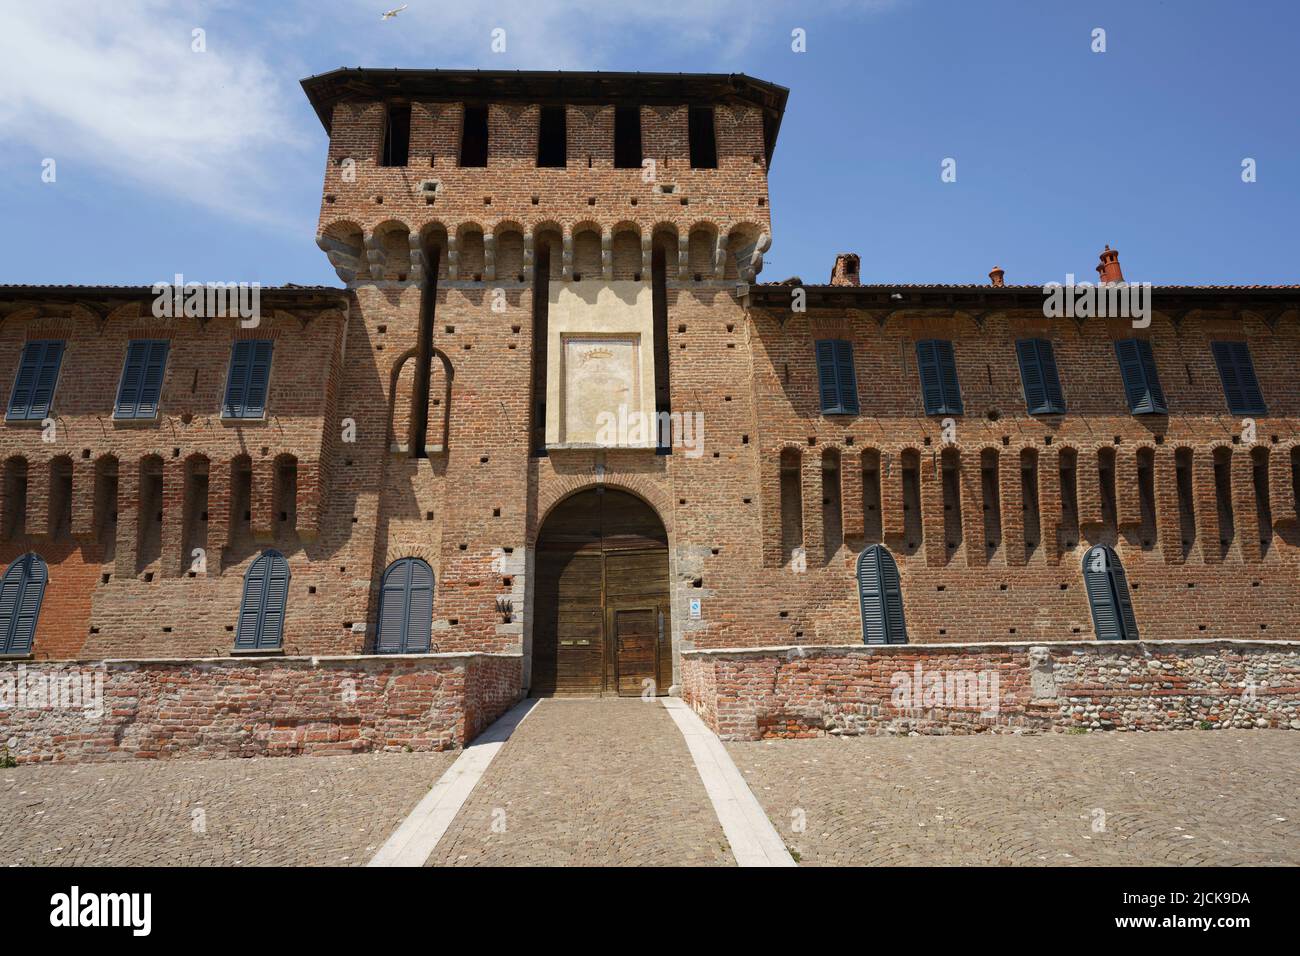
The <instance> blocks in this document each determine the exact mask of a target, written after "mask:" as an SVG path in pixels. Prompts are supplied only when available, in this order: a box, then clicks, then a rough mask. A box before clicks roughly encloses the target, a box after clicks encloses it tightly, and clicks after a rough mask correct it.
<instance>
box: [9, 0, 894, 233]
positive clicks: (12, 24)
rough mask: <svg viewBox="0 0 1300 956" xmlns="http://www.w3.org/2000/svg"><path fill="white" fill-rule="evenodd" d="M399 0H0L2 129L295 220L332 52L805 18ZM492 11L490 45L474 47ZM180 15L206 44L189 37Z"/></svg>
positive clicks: (631, 64)
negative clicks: (318, 82) (315, 94)
mask: <svg viewBox="0 0 1300 956" xmlns="http://www.w3.org/2000/svg"><path fill="white" fill-rule="evenodd" d="M407 2H408V3H409V7H408V9H407V10H405V11H403V13H402V14H400V15H399V16H398V17H397V18H395V19H393V20H389V21H381V20H380V19H379V15H380V13H382V12H383V11H384V10H385V9H388V8H390V7H392V6H397V5H399V3H394V2H391V0H280V2H277V3H276V4H274V5H272V4H267V3H265V2H261V0H257V2H254V0H208V2H201V0H112V2H105V0H70V2H64V3H61V4H57V5H54V4H51V3H48V2H44V3H37V2H29V0H8V2H7V3H6V6H5V13H4V22H3V26H2V27H0V90H3V92H4V95H3V96H2V97H0V143H8V144H10V151H12V149H13V146H14V145H21V146H22V147H26V148H27V149H28V150H30V151H33V152H36V153H37V154H38V155H39V156H41V157H46V156H49V157H53V158H54V159H55V160H56V161H58V163H59V174H60V178H61V179H62V178H63V177H65V176H67V175H69V173H70V172H71V171H72V170H73V169H76V168H77V167H81V168H86V167H93V168H94V169H95V170H97V171H98V172H100V173H106V174H107V175H109V176H110V177H115V178H117V179H119V180H121V181H123V182H124V183H127V184H130V185H131V186H133V187H135V188H137V189H139V190H143V191H145V192H148V193H150V194H155V195H158V194H161V195H167V196H174V197H177V198H180V199H183V200H185V201H189V202H193V203H195V204H197V205H199V206H202V207H204V208H205V209H206V210H208V211H210V212H212V213H214V214H221V215H226V216H230V217H233V218H235V219H237V220H243V221H255V222H263V223H268V224H272V225H277V226H285V227H288V228H293V229H301V227H302V223H301V221H300V220H301V217H302V196H303V191H302V190H301V189H294V190H286V184H295V186H296V185H297V184H302V183H306V182H309V181H314V177H316V176H318V175H319V170H320V164H321V161H322V157H321V155H319V153H320V152H321V150H320V148H319V139H318V138H317V135H316V131H315V130H314V129H313V125H314V123H315V119H314V117H313V116H312V114H311V111H310V110H309V109H308V108H307V107H306V104H305V102H304V101H303V100H302V93H301V91H300V89H299V88H298V84H297V82H296V81H297V80H298V79H299V78H300V77H301V76H304V75H307V74H309V73H320V72H325V71H327V70H330V69H333V68H334V67H336V66H339V65H344V64H346V65H349V66H370V67H388V66H404V67H435V66H436V67H444V68H468V67H476V68H480V69H493V68H495V69H613V70H619V71H623V70H627V71H635V70H655V69H664V68H665V65H666V64H672V63H681V62H682V61H684V60H685V61H688V62H692V63H693V64H694V65H693V66H692V67H691V69H694V70H699V71H701V72H705V71H716V70H732V69H742V68H743V67H744V64H742V63H740V62H739V59H740V57H741V56H742V55H743V54H744V53H745V52H746V51H747V50H752V49H753V48H754V47H755V46H758V45H760V44H767V43H770V42H771V41H772V39H773V38H774V37H778V36H779V37H781V38H782V43H785V42H788V40H786V39H785V38H786V37H788V35H789V31H790V29H791V28H792V27H793V26H797V25H804V26H808V24H806V23H805V22H804V21H805V20H806V19H807V17H806V16H805V14H806V13H807V12H808V10H807V8H806V7H805V6H804V5H803V4H802V3H798V2H794V0H781V2H778V3H771V4H754V3H752V2H749V0H653V2H642V0H637V2H612V3H611V2H607V0H584V2H580V3H572V2H560V0H498V2H492V3H487V2H476V0H407ZM895 2H897V0H825V2H824V3H823V5H822V6H820V7H818V10H817V13H818V17H819V18H821V19H822V22H823V23H826V22H827V21H828V20H829V22H832V23H833V22H836V21H838V20H841V19H843V18H851V17H852V16H853V15H854V14H855V13H863V12H871V11H873V10H877V9H880V8H882V7H888V6H891V5H893V4H894V3H895ZM496 26H501V27H503V28H505V29H506V31H507V52H506V53H505V54H504V55H498V54H494V53H492V51H491V49H490V41H491V31H492V29H493V28H494V27H496ZM196 27H201V28H204V29H205V30H206V31H207V33H206V42H207V51H206V52H203V53H197V52H194V51H193V50H192V48H191V43H192V35H191V31H192V30H193V29H195V28H196ZM331 61H333V62H331ZM751 72H758V73H760V75H761V73H762V71H761V70H758V71H755V70H753V69H751ZM29 155H30V154H29ZM124 192H125V191H124ZM115 198H116V197H115ZM295 201H296V202H297V206H296V207H292V206H291V203H292V202H295ZM126 211H127V210H124V212H126Z"/></svg>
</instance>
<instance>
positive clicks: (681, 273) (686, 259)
mask: <svg viewBox="0 0 1300 956" xmlns="http://www.w3.org/2000/svg"><path fill="white" fill-rule="evenodd" d="M690 273H691V240H690V237H689V236H679V237H678V238H677V278H678V279H680V280H681V281H682V282H685V281H686V277H687V276H689V275H690Z"/></svg>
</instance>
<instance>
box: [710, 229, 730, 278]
mask: <svg viewBox="0 0 1300 956" xmlns="http://www.w3.org/2000/svg"><path fill="white" fill-rule="evenodd" d="M726 272H727V237H726V236H724V235H721V234H719V235H718V241H717V243H716V244H715V245H714V247H713V276H714V278H716V279H721V278H722V277H723V276H724V275H725V274H726Z"/></svg>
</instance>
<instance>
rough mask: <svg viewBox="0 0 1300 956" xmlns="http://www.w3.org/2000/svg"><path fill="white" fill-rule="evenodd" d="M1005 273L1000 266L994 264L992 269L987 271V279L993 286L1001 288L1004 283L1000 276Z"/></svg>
mask: <svg viewBox="0 0 1300 956" xmlns="http://www.w3.org/2000/svg"><path fill="white" fill-rule="evenodd" d="M1005 275H1006V272H1005V271H1004V270H1003V268H1002V267H1001V266H994V267H993V271H992V272H990V273H989V279H990V280H991V281H992V282H993V284H994V285H995V286H997V287H998V288H1002V286H1004V285H1005V284H1006V283H1004V282H1003V281H1002V277H1003V276H1005Z"/></svg>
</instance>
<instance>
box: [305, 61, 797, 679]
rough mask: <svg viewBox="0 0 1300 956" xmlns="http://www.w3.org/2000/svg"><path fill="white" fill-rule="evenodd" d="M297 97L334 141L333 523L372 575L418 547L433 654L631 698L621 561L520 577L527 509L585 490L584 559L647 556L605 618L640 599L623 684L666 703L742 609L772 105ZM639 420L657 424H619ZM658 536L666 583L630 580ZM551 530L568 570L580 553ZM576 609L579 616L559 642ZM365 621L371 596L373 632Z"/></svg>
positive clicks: (602, 82) (311, 83)
mask: <svg viewBox="0 0 1300 956" xmlns="http://www.w3.org/2000/svg"><path fill="white" fill-rule="evenodd" d="M303 86H304V88H305V90H306V92H307V94H308V96H309V98H310V100H311V102H312V105H313V106H314V107H315V109H316V111H317V113H318V115H319V116H320V118H321V121H322V122H323V123H324V125H325V127H326V129H327V130H328V132H329V134H330V147H329V158H328V163H327V168H326V173H325V187H324V194H323V199H322V204H321V216H320V225H319V230H318V239H317V241H318V244H319V245H320V247H321V248H322V249H323V250H324V251H325V252H326V254H327V255H328V256H329V259H330V262H331V263H332V264H333V266H334V267H335V269H336V270H337V272H338V274H339V277H340V278H341V279H342V280H343V281H344V282H345V283H346V284H347V286H348V288H349V290H350V292H351V295H352V296H353V310H354V315H353V316H352V317H351V320H350V321H349V323H348V327H349V335H348V341H347V346H346V351H347V361H346V363H345V376H346V381H345V382H344V383H343V388H342V389H341V392H340V395H341V400H340V405H339V409H338V414H339V416H340V418H341V420H342V422H343V423H344V425H343V426H341V428H343V427H346V423H347V422H349V421H350V422H352V423H353V424H354V425H355V432H354V434H353V435H352V436H351V438H352V440H351V441H349V440H348V438H347V436H346V432H342V431H341V433H342V434H344V435H345V438H344V440H343V441H342V442H341V443H340V444H339V448H338V460H337V462H336V465H337V467H336V468H335V469H334V474H333V476H332V477H333V481H334V484H333V485H332V486H331V487H332V488H333V489H334V490H333V495H334V496H336V498H337V499H341V500H351V501H354V502H355V507H354V509H353V512H352V514H351V515H349V516H347V517H346V518H344V519H343V520H350V521H351V522H352V523H353V526H354V528H353V530H354V532H355V533H361V534H365V533H367V532H369V530H370V529H373V533H374V535H375V563H374V567H373V568H372V569H371V574H370V580H371V581H372V582H376V585H375V586H376V587H378V582H380V581H381V580H382V578H383V575H384V571H385V568H387V567H389V566H390V564H392V562H394V561H398V560H400V559H402V558H406V557H418V558H421V559H423V560H424V561H426V562H428V564H429V565H430V566H431V567H432V569H433V571H434V575H435V579H436V587H435V597H434V609H433V632H432V634H433V636H432V650H434V651H460V650H481V651H505V652H509V651H517V652H520V653H522V654H523V657H524V682H525V684H529V683H531V682H532V680H533V673H534V670H536V671H537V672H538V673H539V674H540V673H541V672H543V671H545V672H546V675H547V676H546V677H545V679H544V681H543V683H551V684H555V683H556V682H557V681H558V685H559V687H558V689H560V690H563V689H564V688H565V687H566V686H567V687H568V688H569V689H573V690H584V691H593V690H594V691H606V692H608V691H611V690H613V689H614V688H615V687H621V688H622V690H623V691H624V692H627V691H628V689H629V688H630V686H631V685H630V684H629V683H628V675H629V674H631V673H632V664H631V662H632V660H633V657H635V654H634V652H633V651H631V650H628V651H626V652H625V655H624V661H623V663H622V664H620V663H619V652H618V647H617V646H616V644H617V643H618V642H619V641H620V640H622V639H620V638H618V637H617V636H616V634H615V633H614V632H615V631H616V630H617V629H618V627H619V625H618V623H617V620H616V617H615V615H617V614H618V613H619V611H618V609H617V607H616V605H618V603H619V602H618V600H617V599H616V596H615V595H614V593H613V592H614V591H616V590H617V584H616V579H617V574H618V573H624V572H617V573H616V572H615V570H613V568H614V565H613V564H607V565H606V566H605V568H604V570H603V571H601V572H599V573H598V574H597V575H596V577H595V578H592V579H591V580H589V581H587V580H585V579H584V581H580V582H578V583H579V584H581V586H582V587H583V591H584V594H585V595H586V596H585V597H584V598H583V599H581V600H579V601H578V604H577V605H574V604H573V602H572V601H570V600H569V599H568V598H562V597H561V598H557V597H556V594H557V593H561V594H562V593H566V589H569V590H572V588H571V587H570V584H572V582H570V584H566V583H565V582H566V580H567V579H566V578H564V576H563V575H564V573H568V572H561V571H560V570H554V573H553V574H552V573H551V572H548V571H547V567H546V564H547V561H549V560H551V559H549V558H544V559H542V560H541V566H540V567H539V558H538V555H539V554H548V553H550V551H549V550H543V551H541V552H539V551H538V549H537V546H538V540H539V535H540V534H541V532H542V528H543V525H544V523H545V522H546V519H547V517H548V515H550V514H551V512H552V510H553V509H555V507H556V505H557V504H559V503H560V502H562V501H563V500H565V499H567V498H570V496H572V495H575V494H581V493H584V492H587V493H591V492H594V493H595V495H596V497H594V498H590V499H583V500H589V502H590V506H589V507H579V506H577V505H575V506H574V507H572V508H570V509H569V510H570V511H572V512H574V514H575V515H577V517H576V518H573V520H576V521H577V523H578V524H579V525H582V526H583V531H582V533H583V534H586V535H587V536H588V537H589V538H590V537H591V536H592V535H594V536H595V538H596V539H599V541H600V542H603V543H598V544H597V545H596V546H595V547H596V550H599V551H601V552H602V553H607V554H608V553H614V552H616V551H618V552H619V553H620V554H623V555H624V556H625V557H626V562H625V563H626V564H627V567H628V568H632V567H633V566H634V565H636V566H637V567H641V568H642V570H641V571H639V572H637V571H629V572H627V573H628V574H630V579H633V578H639V579H641V580H645V579H646V578H647V576H649V577H654V578H656V583H655V585H654V587H651V588H649V590H645V589H642V591H639V592H638V595H639V597H638V598H637V599H635V600H634V599H632V598H631V597H629V599H628V601H625V602H624V603H625V604H626V603H630V604H637V603H645V604H647V605H648V607H649V608H650V609H652V610H657V612H658V622H657V628H655V627H654V626H653V618H652V617H647V618H646V619H645V620H646V621H650V622H651V623H650V624H647V625H646V626H647V627H649V628H650V630H652V631H655V630H657V633H656V634H655V635H654V638H653V640H652V641H651V645H653V646H654V647H657V652H656V651H654V650H649V651H647V652H646V653H648V654H649V656H650V657H651V658H653V659H654V660H655V662H656V664H655V666H653V667H651V668H650V670H649V671H646V672H645V676H646V677H647V678H648V679H650V680H653V681H654V683H655V688H656V692H658V693H663V692H666V691H667V690H668V686H669V684H670V683H673V682H674V674H673V672H674V671H675V670H676V667H677V660H678V653H679V651H680V649H681V648H682V647H683V646H686V647H690V646H692V645H693V643H694V640H695V638H696V637H698V636H700V634H701V633H703V632H707V631H708V630H709V628H710V627H713V626H715V623H716V622H719V621H722V620H725V618H726V617H727V614H728V606H729V605H731V604H732V602H735V606H736V607H743V604H744V602H745V600H746V598H745V593H746V588H745V587H744V586H743V584H740V582H736V583H737V585H738V586H737V587H733V588H729V589H728V595H727V597H726V598H721V597H717V598H716V599H714V598H715V593H714V590H713V589H712V588H710V587H708V586H706V584H708V583H710V578H711V577H712V575H711V574H710V570H711V566H712V567H713V568H717V569H719V570H720V569H721V568H722V567H723V566H724V565H725V564H726V563H727V562H733V564H734V562H735V561H736V559H737V558H740V557H741V556H742V554H744V555H745V556H746V561H747V562H748V560H750V559H752V560H753V561H754V563H755V564H756V565H757V564H759V563H761V560H760V558H759V556H758V552H757V542H758V541H759V540H760V517H759V507H758V504H757V502H758V496H759V488H758V479H757V475H758V474H759V469H758V467H757V465H758V463H757V461H756V459H755V458H754V455H755V448H754V446H753V445H751V444H750V442H749V436H750V435H751V434H753V433H755V431H756V429H755V421H754V403H753V398H752V394H751V391H750V389H749V387H748V384H747V383H748V382H749V381H750V379H751V374H752V372H751V367H750V354H749V347H748V340H747V334H746V325H745V315H744V308H743V303H744V302H745V301H746V297H747V295H748V293H749V289H750V283H752V281H753V279H754V276H755V275H756V274H757V273H758V271H759V270H760V269H761V268H762V253H763V251H764V250H765V249H766V248H767V247H768V244H769V236H770V234H771V225H770V218H769V205H768V188H767V170H768V166H769V163H770V162H771V159H772V153H773V149H774V147H775V143H776V138H777V132H778V129H779V126H780V122H781V117H782V113H783V110H784V106H785V100H786V90H784V89H782V88H780V87H777V86H773V85H771V84H768V83H764V82H760V81H757V80H754V79H751V78H749V77H746V76H743V75H700V74H644V73H634V74H619V73H517V72H480V71H441V70H338V71H335V72H332V73H328V74H324V75H321V76H316V77H312V78H309V79H307V80H305V81H304V82H303ZM659 421H664V422H671V423H672V425H671V427H669V428H664V429H656V428H655V427H654V425H651V426H650V427H649V428H645V427H638V425H640V424H643V423H649V422H653V423H655V424H657V423H658V422H659ZM620 423H622V424H620ZM601 496H603V497H601ZM633 501H635V502H636V504H629V502H633ZM614 502H618V508H631V509H633V510H636V509H637V508H648V510H647V511H646V512H645V514H644V515H642V518H643V519H644V522H645V523H646V525H647V527H650V526H653V525H656V524H659V525H661V527H660V529H659V531H657V532H656V531H653V530H646V529H645V528H640V529H639V530H637V531H635V533H632V532H629V535H628V536H625V537H626V539H627V541H629V542H632V544H631V545H629V546H628V547H627V548H622V546H621V545H617V544H612V543H611V542H613V541H615V538H616V537H617V535H615V533H614V531H613V530H612V529H613V528H614V526H615V525H617V524H618V522H619V521H621V520H624V519H623V518H620V517H618V515H619V514H621V512H619V511H618V508H616V507H615V506H614V504H613V503H614ZM336 510H337V509H336ZM629 514H630V512H629ZM602 516H603V517H602ZM568 520H570V518H569V517H563V518H557V521H568ZM626 520H627V521H632V518H630V517H628V518H626ZM638 520H640V519H638ZM584 522H587V524H590V525H591V527H590V528H588V527H587V526H586V525H584V524H583V523H584ZM638 527H639V526H638ZM629 528H630V525H629ZM564 530H565V529H560V532H557V533H563V532H564ZM567 530H568V531H572V530H573V529H572V528H569V529H567ZM624 530H627V529H624ZM643 532H644V533H643ZM580 537H581V535H580ZM652 539H653V540H658V541H659V542H660V545H661V546H663V545H666V552H667V554H666V567H665V568H664V569H663V573H662V577H663V579H664V580H663V581H662V582H658V581H657V577H658V576H659V574H660V572H659V571H658V570H655V571H653V572H648V573H647V572H646V571H645V568H646V567H649V565H645V564H644V562H645V561H650V562H651V563H652V564H653V560H652V558H651V557H649V556H648V555H649V554H650V551H652V550H653V548H650V550H644V549H642V550H638V548H639V547H640V545H646V547H647V548H649V544H647V542H651V541H652ZM566 540H569V542H570V545H572V546H571V547H570V546H566V547H565V548H564V549H562V550H564V551H565V553H566V554H569V555H570V557H572V554H573V553H576V552H577V551H581V550H582V548H584V547H590V546H591V542H590V541H587V543H586V544H579V543H575V542H576V539H573V538H572V535H570V536H569V538H567V539H566ZM584 540H585V539H584ZM637 542H640V545H638V544H637ZM620 548H622V550H621V551H620ZM751 551H752V552H754V553H753V554H752V555H750V554H749V552H751ZM637 556H639V558H638V560H641V559H643V561H642V564H640V565H637V564H636V561H634V560H633V558H636V557H637ZM564 561H565V562H568V563H567V564H566V565H565V566H566V567H568V566H570V565H573V566H575V567H576V566H577V565H578V564H581V563H582V562H580V561H577V562H576V563H575V562H571V561H569V558H565V559H564ZM654 567H655V568H656V569H657V568H659V565H657V564H656V565H654ZM575 573H576V572H575ZM556 575H559V577H558V579H557V578H556ZM536 580H545V582H546V584H545V587H544V588H543V590H544V591H546V592H547V593H543V594H541V596H540V597H539V596H538V593H537V592H538V588H537V587H534V583H535V581H536ZM660 584H662V587H660ZM574 586H577V585H574ZM557 588H558V591H557ZM597 594H598V597H599V599H598V600H597V599H596V598H595V597H593V595H597ZM557 600H558V602H559V607H558V610H557V607H556V606H555V605H556V602H557ZM538 601H540V602H541V604H542V605H545V607H544V608H543V607H540V606H539V605H538ZM579 605H581V608H579ZM706 606H707V608H708V610H707V611H704V610H702V608H704V607H706ZM597 607H599V614H598V615H597V613H596V608H597ZM582 608H585V609H586V610H582ZM587 611H590V612H591V615H593V616H592V620H597V618H599V620H598V621H597V624H598V625H599V626H597V625H593V627H594V628H595V630H593V631H592V632H591V633H590V634H589V635H587V636H584V637H581V638H574V639H572V640H568V639H567V638H566V636H565V635H567V634H569V633H570V631H571V630H572V631H573V633H578V631H577V630H573V629H574V628H576V627H577V626H578V625H577V624H576V623H575V622H576V621H577V619H578V618H583V619H584V620H585V619H586V618H585V617H583V615H584V614H586V613H587ZM376 613H377V611H376V602H375V601H374V600H371V601H370V609H369V614H368V619H369V622H370V623H369V627H368V631H369V633H370V634H372V635H373V633H374V630H375V627H376V624H377V623H378V622H377V621H376V619H375V615H376ZM566 614H568V615H570V617H568V618H566V616H565V615H566ZM557 615H558V626H559V629H560V630H561V631H564V634H561V635H560V637H559V641H558V643H559V646H558V648H557V647H555V646H552V645H553V644H554V642H555V640H556V635H555V633H554V631H555V628H556V621H557ZM575 615H576V616H575ZM535 616H537V617H538V620H539V623H538V624H537V627H536V628H535V627H534V617H535ZM542 618H545V619H546V620H544V621H543V620H541V619H542ZM566 621H567V623H566ZM637 626H638V625H637V624H636V621H635V620H634V619H633V618H631V617H629V618H628V619H627V621H626V625H625V627H624V630H626V631H627V633H628V634H632V632H634V631H635V630H636V627H637ZM546 629H549V630H548V633H547V634H546V635H545V636H543V635H542V634H541V633H540V632H541V631H542V630H546ZM380 630H383V628H382V626H381V627H380ZM582 633H583V634H587V632H585V631H584V632H582ZM535 640H536V641H538V642H540V643H539V644H538V646H537V647H536V648H535V647H534V641H535ZM566 640H567V643H566ZM623 643H624V644H626V646H627V647H631V646H632V644H634V643H635V641H634V640H633V639H632V637H628V638H627V640H626V641H624V642H623ZM543 645H545V646H543ZM369 649H370V646H369V644H367V646H366V647H364V648H362V647H358V648H357V650H369ZM643 650H644V648H643ZM638 653H639V652H638ZM557 654H558V655H559V661H560V662H559V664H556V655H557ZM566 654H568V655H571V656H572V660H571V661H570V662H569V663H568V664H566V663H565V655H566ZM584 655H585V656H584ZM535 657H537V658H538V660H536V661H535V660H534V658H535ZM541 657H546V658H547V660H546V661H544V662H543V661H542V660H541V659H540V658H541ZM579 658H581V660H579ZM557 667H558V670H559V672H560V673H559V674H558V675H557V673H556V668H557ZM565 673H568V674H569V677H573V678H574V680H573V681H571V682H569V683H567V684H566V677H565ZM636 673H638V674H641V673H642V671H637V672H636ZM575 674H576V675H577V676H576V677H575V676H574V675H575ZM602 675H603V676H602ZM620 681H621V683H620ZM543 689H548V688H543Z"/></svg>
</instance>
